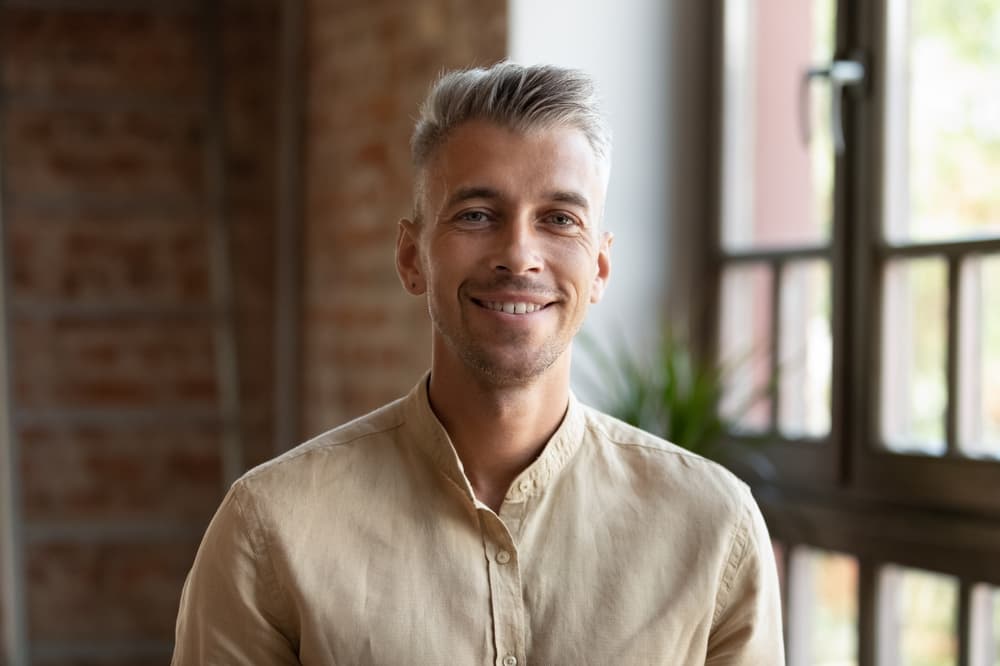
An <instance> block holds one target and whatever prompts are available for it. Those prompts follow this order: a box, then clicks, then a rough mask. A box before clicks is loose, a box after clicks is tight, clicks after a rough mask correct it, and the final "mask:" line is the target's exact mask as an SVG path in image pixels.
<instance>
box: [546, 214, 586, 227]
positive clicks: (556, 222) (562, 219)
mask: <svg viewBox="0 0 1000 666" xmlns="http://www.w3.org/2000/svg"><path fill="white" fill-rule="evenodd" d="M546 221H547V222H548V223H549V224H551V225H552V226H554V227H560V228H569V227H573V226H576V225H578V224H579V222H578V221H577V219H576V218H575V217H573V216H572V215H567V214H566V213H551V214H550V215H549V216H548V217H547V218H546Z"/></svg>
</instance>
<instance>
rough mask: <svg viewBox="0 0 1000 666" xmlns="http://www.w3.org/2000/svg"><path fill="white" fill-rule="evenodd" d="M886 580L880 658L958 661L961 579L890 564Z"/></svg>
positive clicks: (922, 664)
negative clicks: (959, 587)
mask: <svg viewBox="0 0 1000 666" xmlns="http://www.w3.org/2000/svg"><path fill="white" fill-rule="evenodd" d="M881 583H882V585H881V588H882V589H881V595H880V596H879V601H880V608H879V613H880V615H881V626H880V630H881V631H880V632H879V633H880V638H879V660H878V663H880V664H893V665H895V664H899V666H957V664H958V633H957V628H956V627H957V623H958V582H957V581H956V580H955V579H954V578H953V577H951V576H944V575H940V574H933V573H928V572H926V571H920V570H917V569H905V568H902V567H896V566H890V567H886V568H885V569H884V570H883V572H882V581H881Z"/></svg>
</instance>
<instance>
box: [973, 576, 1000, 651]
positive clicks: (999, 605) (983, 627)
mask: <svg viewBox="0 0 1000 666" xmlns="http://www.w3.org/2000/svg"><path fill="white" fill-rule="evenodd" d="M969 625H970V626H969V665H970V666H1000V590H997V589H996V588H993V587H990V586H989V585H976V586H975V587H974V588H973V589H972V608H971V612H970V618H969Z"/></svg>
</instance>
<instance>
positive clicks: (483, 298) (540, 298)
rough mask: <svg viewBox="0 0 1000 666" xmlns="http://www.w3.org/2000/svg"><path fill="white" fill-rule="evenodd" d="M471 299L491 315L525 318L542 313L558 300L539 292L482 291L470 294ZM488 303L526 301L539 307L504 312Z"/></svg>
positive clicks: (506, 317)
mask: <svg viewBox="0 0 1000 666" xmlns="http://www.w3.org/2000/svg"><path fill="white" fill-rule="evenodd" d="M469 300H470V301H471V302H472V303H473V304H474V305H475V306H477V307H478V308H479V309H480V310H483V311H485V312H487V313H489V314H491V315H494V316H497V317H502V318H504V319H520V320H524V319H526V318H532V317H533V316H534V315H538V314H541V313H542V312H544V311H545V310H547V309H548V308H549V306H551V305H553V304H555V303H556V302H557V301H556V300H552V299H551V298H550V297H547V296H544V295H540V294H538V293H537V292H535V293H532V292H529V293H525V292H511V291H503V292H480V293H476V294H474V295H469ZM488 303H525V304H527V305H531V306H535V307H536V308H537V309H536V310H534V311H533V312H522V313H520V314H518V313H512V312H504V311H503V310H496V309H494V308H492V307H490V306H489V305H487V304H488Z"/></svg>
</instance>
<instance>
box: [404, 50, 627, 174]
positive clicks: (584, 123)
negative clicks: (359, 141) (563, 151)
mask: <svg viewBox="0 0 1000 666" xmlns="http://www.w3.org/2000/svg"><path fill="white" fill-rule="evenodd" d="M470 120H487V121H490V122H493V123H496V124H498V125H501V126H503V127H507V128H510V129H512V130H515V131H519V132H528V131H531V130H537V129H549V128H553V127H572V128H574V129H578V130H580V131H581V132H583V134H584V135H585V136H586V137H587V141H588V142H589V143H590V147H591V148H592V149H593V151H594V155H596V156H597V158H598V160H599V161H600V162H601V163H603V164H604V166H605V169H607V168H608V167H610V163H611V130H610V128H609V127H608V124H607V121H606V120H605V118H604V115H603V113H602V112H601V108H600V104H599V101H598V97H597V91H596V89H595V87H594V83H593V81H591V79H590V77H589V76H587V75H586V74H585V73H583V72H582V71H580V70H576V69H566V68H562V67H555V66H553V65H527V66H525V65H518V64H515V63H512V62H499V63H497V64H495V65H493V66H492V67H489V68H474V69H465V70H458V71H453V72H448V73H445V74H443V75H442V76H441V77H440V78H438V80H437V81H436V82H435V83H434V85H433V86H431V89H430V93H429V94H428V95H427V99H426V100H425V101H424V103H423V105H422V106H421V107H420V118H419V119H418V120H417V123H416V127H415V128H414V130H413V137H412V139H411V140H410V149H411V152H412V157H413V164H414V166H415V167H416V168H417V169H418V170H420V169H421V168H422V167H424V166H425V165H426V164H427V162H428V161H429V160H430V159H431V158H432V157H433V155H434V153H435V152H436V151H437V149H438V148H440V147H441V145H442V144H443V143H444V142H445V141H446V140H447V138H448V135H449V133H450V132H451V131H452V130H453V129H455V128H456V127H457V126H459V125H461V124H462V123H465V122H468V121H470Z"/></svg>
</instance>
